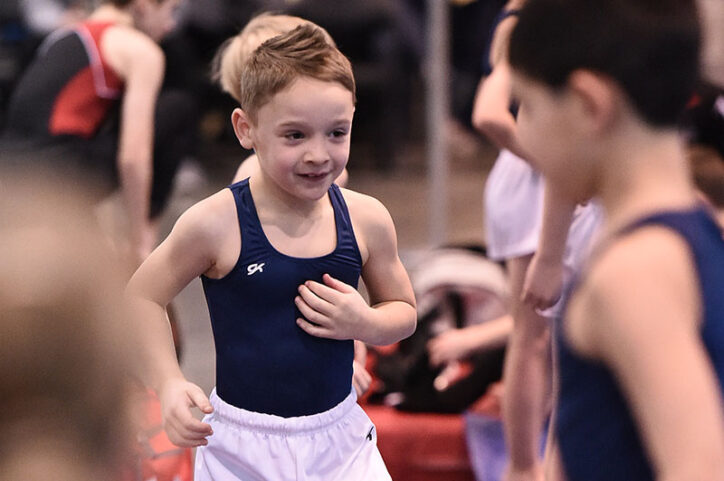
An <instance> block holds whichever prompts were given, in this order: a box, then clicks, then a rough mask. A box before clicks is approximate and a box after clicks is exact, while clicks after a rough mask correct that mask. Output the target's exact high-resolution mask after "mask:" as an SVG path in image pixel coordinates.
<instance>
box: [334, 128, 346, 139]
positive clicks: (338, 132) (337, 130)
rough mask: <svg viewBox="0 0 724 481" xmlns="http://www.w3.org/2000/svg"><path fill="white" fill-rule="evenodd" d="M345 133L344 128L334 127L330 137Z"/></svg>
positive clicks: (341, 135)
mask: <svg viewBox="0 0 724 481" xmlns="http://www.w3.org/2000/svg"><path fill="white" fill-rule="evenodd" d="M345 135H347V131H346V130H345V129H335V130H333V131H332V137H344V136H345Z"/></svg>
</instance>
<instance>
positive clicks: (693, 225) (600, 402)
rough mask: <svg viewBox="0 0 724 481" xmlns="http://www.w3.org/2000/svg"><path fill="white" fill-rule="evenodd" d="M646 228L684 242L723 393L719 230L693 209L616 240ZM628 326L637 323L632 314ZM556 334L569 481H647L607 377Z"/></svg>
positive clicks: (633, 428)
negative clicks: (669, 232) (675, 235)
mask: <svg viewBox="0 0 724 481" xmlns="http://www.w3.org/2000/svg"><path fill="white" fill-rule="evenodd" d="M650 225H656V226H663V227H667V228H669V229H672V230H673V231H675V232H676V233H678V234H679V235H680V236H681V237H682V238H683V239H684V240H685V241H686V243H687V244H688V245H689V248H690V250H691V253H692V257H693V259H694V263H695V267H696V273H697V276H698V279H699V286H700V292H701V306H702V322H701V329H700V332H701V339H702V341H703V343H704V346H705V349H706V354H707V356H708V357H709V358H710V359H711V362H712V364H713V366H714V368H715V370H716V375H717V378H718V380H719V388H720V390H722V392H724V240H723V239H722V232H721V230H720V228H719V226H718V225H717V224H716V223H715V221H714V220H713V219H712V217H711V216H710V215H709V213H708V212H707V211H706V210H704V209H703V208H698V209H692V210H687V211H674V212H664V213H660V214H656V215H652V216H650V217H646V218H644V219H642V220H640V221H638V222H635V223H633V224H632V225H630V226H629V227H627V228H626V229H623V230H622V231H621V232H620V233H619V235H624V234H626V233H629V232H632V231H633V230H635V229H638V228H641V227H644V226H650ZM599 252H600V251H599ZM664 261H665V259H664ZM569 298H570V297H569ZM564 319H565V318H564ZM563 322H565V320H564V321H563ZM631 322H636V313H632V315H631ZM557 331H558V332H557V348H558V355H559V366H560V370H559V374H560V391H559V399H558V404H557V407H556V411H557V413H556V415H557V430H556V431H557V436H558V443H559V446H560V451H561V458H562V460H563V465H564V467H565V471H566V474H567V477H568V480H569V481H584V480H585V481H597V480H602V481H603V480H606V481H610V480H616V481H634V480H635V481H645V480H652V481H653V479H654V474H653V471H652V466H651V463H650V462H649V460H648V459H647V457H646V453H645V452H644V447H643V444H642V441H641V438H640V434H639V431H638V428H637V425H636V423H635V421H634V419H633V416H632V413H631V411H630V409H629V406H628V403H627V401H626V398H625V396H624V395H623V393H622V392H621V389H620V388H619V384H618V382H617V381H616V379H615V377H614V375H613V373H612V372H611V371H610V370H609V369H608V368H607V367H606V366H604V365H603V364H601V363H599V362H595V361H591V360H589V359H585V358H583V357H581V356H579V355H578V354H577V353H575V352H574V351H573V350H572V349H571V346H570V344H569V343H568V342H567V341H566V338H565V335H564V333H563V331H564V329H563V328H562V326H559V328H558V329H557Z"/></svg>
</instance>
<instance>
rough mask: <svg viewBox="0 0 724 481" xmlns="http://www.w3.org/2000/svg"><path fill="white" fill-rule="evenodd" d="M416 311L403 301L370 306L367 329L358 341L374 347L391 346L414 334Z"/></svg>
mask: <svg viewBox="0 0 724 481" xmlns="http://www.w3.org/2000/svg"><path fill="white" fill-rule="evenodd" d="M416 325H417V311H416V310H415V308H414V307H413V306H412V305H411V304H408V303H407V302H404V301H390V302H383V303H380V304H376V305H374V306H372V308H371V309H370V319H369V322H367V329H364V332H363V333H362V334H361V336H360V338H359V339H358V340H360V341H362V342H365V343H367V344H372V345H374V346H385V345H388V344H393V343H395V342H398V341H400V340H402V339H405V338H406V337H409V336H410V335H412V333H413V332H415V327H416Z"/></svg>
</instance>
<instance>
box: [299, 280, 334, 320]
mask: <svg viewBox="0 0 724 481" xmlns="http://www.w3.org/2000/svg"><path fill="white" fill-rule="evenodd" d="M308 284H309V285H310V286H308ZM323 289H325V290H326V291H332V290H331V289H329V288H328V287H326V286H323V285H322V284H319V283H316V282H306V283H305V284H302V285H301V286H299V288H298V289H297V290H298V291H299V296H300V297H301V298H302V300H304V303H305V304H306V305H307V306H309V307H310V308H312V309H313V310H314V311H316V312H318V313H320V314H324V315H329V313H330V311H331V309H332V304H330V302H329V300H330V298H329V297H326V298H325V297H323V295H324V294H327V295H328V294H329V293H328V292H325V291H323ZM320 291H321V292H320Z"/></svg>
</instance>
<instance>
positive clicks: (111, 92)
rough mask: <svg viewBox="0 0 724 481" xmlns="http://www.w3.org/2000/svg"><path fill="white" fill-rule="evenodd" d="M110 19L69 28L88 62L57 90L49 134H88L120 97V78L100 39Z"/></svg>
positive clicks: (91, 135) (91, 132) (88, 135)
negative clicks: (78, 40)
mask: <svg viewBox="0 0 724 481" xmlns="http://www.w3.org/2000/svg"><path fill="white" fill-rule="evenodd" d="M112 25H113V23H111V22H85V23H81V24H79V25H77V26H76V27H74V28H73V29H72V30H73V31H74V33H75V34H76V35H77V36H78V38H79V39H80V41H81V43H82V45H83V47H84V50H85V55H86V56H87V60H88V63H87V65H86V66H85V67H83V68H81V69H80V70H78V71H77V72H76V73H75V74H74V75H73V76H72V77H70V78H68V80H67V83H66V84H65V85H64V86H63V88H62V89H61V90H60V91H59V92H58V95H57V97H56V98H55V102H54V104H53V108H52V111H51V115H50V118H49V122H48V130H49V132H50V134H52V135H64V134H68V135H75V136H79V137H84V138H91V137H93V135H95V133H96V131H97V129H98V127H99V126H100V124H101V123H103V121H104V120H105V118H106V116H107V114H108V112H109V110H110V109H111V108H112V107H113V105H114V104H115V103H116V102H117V100H118V99H119V98H120V97H121V94H122V91H123V81H122V80H121V79H120V78H119V77H118V75H117V74H116V73H115V72H114V71H113V70H112V69H111V67H110V66H109V65H108V63H107V62H106V60H105V58H104V56H103V53H102V51H101V48H100V43H101V39H102V38H103V34H104V33H105V32H106V30H107V28H108V27H110V26H112Z"/></svg>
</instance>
